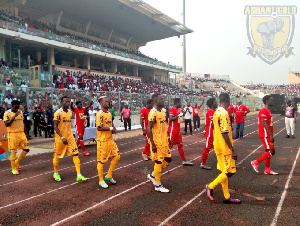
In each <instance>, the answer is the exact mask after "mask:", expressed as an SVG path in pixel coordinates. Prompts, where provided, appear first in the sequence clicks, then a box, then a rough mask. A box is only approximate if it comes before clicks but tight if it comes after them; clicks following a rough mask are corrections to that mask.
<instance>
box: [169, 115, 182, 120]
mask: <svg viewBox="0 0 300 226" xmlns="http://www.w3.org/2000/svg"><path fill="white" fill-rule="evenodd" d="M181 116H183V114H182V113H179V115H177V116H175V115H173V114H170V121H175V120H176V119H178V118H179V117H181Z"/></svg>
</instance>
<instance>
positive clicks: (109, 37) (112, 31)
mask: <svg viewBox="0 0 300 226" xmlns="http://www.w3.org/2000/svg"><path fill="white" fill-rule="evenodd" d="M113 33H114V29H111V32H110V34H109V36H108V39H107V41H109V42H110V39H111V36H112V34H113Z"/></svg>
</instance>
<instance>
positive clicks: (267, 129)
mask: <svg viewBox="0 0 300 226" xmlns="http://www.w3.org/2000/svg"><path fill="white" fill-rule="evenodd" d="M262 124H263V126H264V128H265V130H266V131H267V133H268V134H269V135H270V141H271V142H274V137H273V134H272V133H271V130H270V127H269V125H268V123H267V120H262Z"/></svg>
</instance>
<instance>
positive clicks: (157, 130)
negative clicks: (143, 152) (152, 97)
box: [148, 108, 169, 148]
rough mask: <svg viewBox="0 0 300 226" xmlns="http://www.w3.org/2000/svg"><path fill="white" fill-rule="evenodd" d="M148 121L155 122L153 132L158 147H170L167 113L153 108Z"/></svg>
mask: <svg viewBox="0 0 300 226" xmlns="http://www.w3.org/2000/svg"><path fill="white" fill-rule="evenodd" d="M148 121H149V122H152V123H153V126H152V134H153V141H154V143H155V145H156V147H157V148H159V147H168V146H169V141H168V128H167V120H166V113H165V112H164V111H163V110H160V111H158V110H157V109H155V108H152V109H151V111H150V113H149V115H148Z"/></svg>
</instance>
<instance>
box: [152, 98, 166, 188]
mask: <svg viewBox="0 0 300 226" xmlns="http://www.w3.org/2000/svg"><path fill="white" fill-rule="evenodd" d="M152 100H153V103H154V107H153V109H152V110H151V111H150V113H149V115H148V134H149V138H150V150H151V155H152V160H153V161H155V164H154V171H153V172H152V173H150V174H148V176H147V177H148V179H149V180H151V181H152V183H153V184H154V185H155V190H156V191H159V192H169V189H166V188H165V187H163V186H162V184H161V182H160V178H161V171H162V170H163V169H164V168H166V166H167V165H168V163H170V162H171V161H172V158H171V152H170V148H169V146H170V141H169V138H168V128H167V121H166V113H165V111H164V110H163V107H164V98H163V96H161V95H159V94H154V95H153V96H152Z"/></svg>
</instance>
